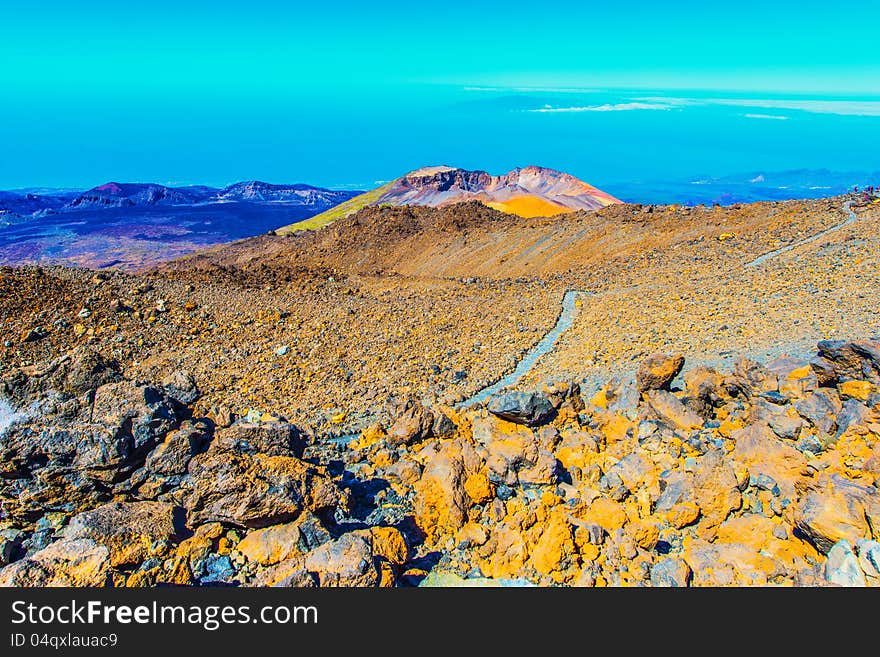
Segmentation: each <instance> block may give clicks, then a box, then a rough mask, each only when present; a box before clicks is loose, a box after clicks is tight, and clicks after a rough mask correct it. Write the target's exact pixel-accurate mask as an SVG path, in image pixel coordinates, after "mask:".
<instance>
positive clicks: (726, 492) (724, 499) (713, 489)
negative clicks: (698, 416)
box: [692, 450, 742, 565]
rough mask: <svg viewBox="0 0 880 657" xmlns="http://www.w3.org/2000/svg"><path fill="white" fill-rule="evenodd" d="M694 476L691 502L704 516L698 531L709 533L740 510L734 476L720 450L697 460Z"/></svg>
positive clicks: (740, 501) (739, 496) (739, 495)
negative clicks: (733, 512)
mask: <svg viewBox="0 0 880 657" xmlns="http://www.w3.org/2000/svg"><path fill="white" fill-rule="evenodd" d="M693 474H694V498H695V500H694V501H695V502H696V503H697V506H699V507H700V512H701V514H702V516H703V519H702V520H701V521H700V527H701V528H702V529H703V530H704V531H708V532H710V533H711V531H712V530H713V529H714V528H715V527H717V526H718V525H720V524H721V523H722V522H724V521H725V520H726V519H727V516H728V515H729V514H730V513H731V512H732V511H736V510H737V509H739V508H740V507H741V506H742V495H741V494H740V491H739V487H738V481H737V477H736V473H735V472H734V471H733V467H732V466H731V464H730V463H729V462H728V461H727V460H726V459H725V458H724V456H723V454H722V453H721V451H720V450H712V451H710V452H707V453H706V454H705V455H704V456H703V457H702V458H700V459H698V460H697V466H696V467H695V468H694V473H693ZM692 565H693V564H692Z"/></svg>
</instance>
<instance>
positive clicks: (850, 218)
mask: <svg viewBox="0 0 880 657" xmlns="http://www.w3.org/2000/svg"><path fill="white" fill-rule="evenodd" d="M852 204H853V202H852V201H847V202H846V203H844V204H843V209H844V210H846V212H847V217H846V219H845V220H844V221H842V222H841V223H839V224H835V225H834V226H831V228H826V229H825V230H823V231H820V232H818V233H816V234H815V235H810V237H807V238H804V239H802V240H801V241H800V242H794V243H793V244H788V245H787V246H783V247H780V248H778V249H775V250H773V251H769V252H768V253H765V254H764V255H761V256H758V257H757V258H755V259H754V260H752V261H751V262H747V263H746V264H745V266H746V267H757V266H758V265H761V264H763V263H765V262H767V261H768V260H772V259H773V258H775V257H776V256H779V255H782V254H783V253H786V252H788V251H791V250H792V249H796V248H797V247H799V246H803V245H804V244H809V243H810V242H815V241H816V240H819V239H822V238H823V237H825V236H826V235H830V234H831V233H833V232H835V231H837V230H840V229H841V228H843V227H844V226H849V225H850V224H853V223H855V222H856V221H857V219H858V217H856V213H855V212H853V211H852Z"/></svg>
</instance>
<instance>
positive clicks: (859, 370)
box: [811, 340, 880, 383]
mask: <svg viewBox="0 0 880 657" xmlns="http://www.w3.org/2000/svg"><path fill="white" fill-rule="evenodd" d="M816 346H817V347H818V352H819V353H818V358H820V359H823V361H824V362H822V361H820V362H819V367H817V366H816V365H813V364H812V363H811V365H813V369H814V370H816V374H817V376H819V377H820V380H823V379H824V380H825V381H827V376H828V375H827V369H826V368H827V367H830V369H831V370H832V371H833V373H834V376H833V381H849V380H866V381H870V382H872V383H880V341H878V340H860V341H847V340H822V341H820V342H819V343H818V344H817V345H816ZM825 363H827V364H828V365H825ZM820 368H821V370H820ZM828 383H830V381H828Z"/></svg>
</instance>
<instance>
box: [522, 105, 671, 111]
mask: <svg viewBox="0 0 880 657" xmlns="http://www.w3.org/2000/svg"><path fill="white" fill-rule="evenodd" d="M669 109H672V106H671V105H669V104H663V103H616V104H613V105H612V104H605V105H586V106H583V107H552V106H551V105H545V106H544V107H539V108H537V109H530V110H526V111H527V112H539V113H558V112H629V111H633V110H669Z"/></svg>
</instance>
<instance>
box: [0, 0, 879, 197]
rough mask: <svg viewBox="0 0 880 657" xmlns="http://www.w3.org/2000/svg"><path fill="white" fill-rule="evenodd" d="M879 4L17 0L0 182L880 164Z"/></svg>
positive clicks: (601, 180)
mask: <svg viewBox="0 0 880 657" xmlns="http://www.w3.org/2000/svg"><path fill="white" fill-rule="evenodd" d="M875 15H876V12H875V11H874V10H873V9H872V8H870V7H865V6H864V4H852V5H850V4H847V3H836V4H834V5H831V4H829V3H827V2H820V1H819V0H801V1H799V2H793V1H790V0H789V1H787V0H781V1H780V2H776V3H770V4H767V3H764V2H759V0H742V2H739V3H737V4H736V5H731V4H730V3H717V4H713V3H705V2H697V0H673V1H672V2H667V3H656V2H651V1H649V0H633V1H632V2H630V3H628V4H627V5H626V7H625V9H622V8H621V7H618V6H614V5H608V4H607V3H592V2H586V3H585V2H579V1H578V2H576V1H575V0H549V2H545V3H543V4H542V5H540V7H538V6H536V5H535V4H534V3H533V2H531V1H529V0H503V1H501V0H485V2H481V3H479V4H478V5H473V3H470V4H468V5H467V6H465V5H464V4H461V5H457V4H456V3H455V2H454V0H453V2H452V3H447V4H446V5H444V7H443V10H442V11H437V10H436V8H435V7H433V6H422V5H419V4H412V3H404V2H402V1H401V0H388V1H387V2H385V3H383V4H382V5H381V7H377V6H374V5H367V4H364V3H361V2H355V1H354V0H340V1H339V2H336V3H332V4H331V5H326V4H325V5H309V4H302V3H289V2H282V1H281V0H253V2H251V3H250V4H249V5H248V7H247V10H245V11H243V10H242V7H241V5H240V3H237V2H233V1H232V0H214V1H213V2H210V3H208V2H200V1H198V0H194V1H193V2H188V3H179V2H172V1H171V0H150V2H149V3H148V4H147V5H142V3H138V2H134V3H129V4H120V3H118V2H110V0H83V2H80V3H75V4H74V3H69V2H62V1H61V0H46V2H41V3H23V2H15V1H13V2H12V3H11V6H9V7H4V17H3V18H4V27H5V28H6V30H5V31H4V39H3V40H2V43H0V88H2V89H3V90H4V102H3V103H2V104H0V144H3V148H4V157H3V158H0V185H2V186H3V187H4V188H27V187H33V186H35V185H40V186H48V185H52V186H57V187H63V188H77V189H87V188H88V186H89V185H90V184H92V183H93V182H94V181H106V180H148V181H163V180H164V181H175V182H181V183H184V182H185V184H209V185H221V186H222V185H224V184H228V183H229V181H237V180H247V179H259V180H300V181H302V180H307V181H311V183H310V184H314V185H318V186H321V187H325V188H328V189H361V188H365V187H366V188H369V186H370V185H371V184H372V181H377V180H380V179H387V178H389V177H391V176H397V175H400V174H401V173H403V172H406V171H411V170H412V169H415V168H417V167H419V166H423V165H424V164H425V163H430V162H454V163H456V165H457V166H461V167H462V168H465V169H471V170H473V169H483V170H486V171H493V172H496V171H507V170H509V169H511V168H513V166H514V165H516V164H523V163H538V164H541V165H542V166H546V167H548V168H552V169H556V170H559V171H566V172H569V173H571V174H572V175H575V176H577V177H579V178H581V179H582V180H585V181H587V182H589V183H590V184H592V185H595V186H597V187H600V188H601V187H602V186H608V185H611V184H616V183H618V182H623V181H634V180H644V181H678V180H682V179H685V178H688V177H695V176H712V177H724V176H727V175H732V174H736V173H738V172H742V171H787V170H792V169H799V168H806V169H817V168H827V169H830V170H833V171H870V170H873V169H875V168H876V167H877V164H876V163H877V155H876V154H877V153H878V152H880V129H878V127H880V51H878V49H877V48H876V47H875V46H874V43H873V41H872V40H871V39H870V38H867V37H868V36H870V34H869V33H865V34H864V35H863V36H862V37H861V38H860V35H859V30H862V29H864V27H863V25H868V24H869V23H867V22H865V23H862V22H860V21H868V20H872V21H873V20H874V17H875ZM145 53H148V54H149V56H145ZM196 181H206V182H196Z"/></svg>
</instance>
